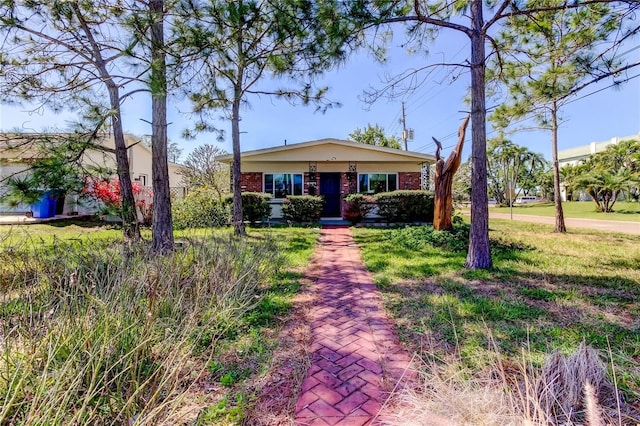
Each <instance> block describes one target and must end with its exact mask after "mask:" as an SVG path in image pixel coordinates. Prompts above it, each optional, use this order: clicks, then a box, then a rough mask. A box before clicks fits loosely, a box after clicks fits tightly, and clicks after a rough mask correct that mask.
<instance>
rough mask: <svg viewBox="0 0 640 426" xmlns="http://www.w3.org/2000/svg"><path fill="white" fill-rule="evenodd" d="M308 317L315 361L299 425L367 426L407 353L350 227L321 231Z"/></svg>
mask: <svg viewBox="0 0 640 426" xmlns="http://www.w3.org/2000/svg"><path fill="white" fill-rule="evenodd" d="M316 260H317V262H316V263H315V264H314V266H312V267H311V268H310V269H309V271H308V275H310V276H312V277H313V278H315V280H316V282H315V284H314V285H313V289H312V290H311V291H312V292H313V294H314V299H315V300H314V302H313V305H314V309H313V312H312V313H311V314H310V315H311V329H312V345H311V351H312V352H313V354H312V360H311V362H312V365H311V368H310V369H309V371H308V372H307V376H306V378H305V379H304V382H303V383H302V392H301V395H300V397H299V399H298V403H297V405H296V417H295V422H296V425H335V424H339V425H354V426H358V425H368V424H372V422H374V421H375V419H376V416H377V415H378V414H379V412H380V409H381V408H382V406H383V404H384V401H385V399H386V398H387V396H388V395H389V391H391V390H392V389H393V387H394V385H395V384H396V382H397V381H398V380H399V379H400V377H401V376H402V374H403V373H404V372H405V369H406V368H407V367H408V365H409V362H410V359H409V356H408V354H407V353H406V352H405V351H403V350H402V348H401V347H400V344H399V342H398V337H397V336H396V334H395V332H394V330H393V327H392V324H391V321H390V320H389V318H388V317H387V316H386V315H385V312H384V309H383V307H382V302H381V298H380V293H379V292H378V290H377V289H376V287H375V285H374V284H373V280H372V277H371V273H369V272H368V271H367V270H366V269H365V267H364V265H363V264H362V260H361V258H360V251H359V249H358V248H357V247H356V245H355V243H354V241H353V238H352V236H351V231H350V230H349V229H348V228H340V227H326V228H323V229H322V231H321V236H320V244H319V247H318V249H317V252H316Z"/></svg>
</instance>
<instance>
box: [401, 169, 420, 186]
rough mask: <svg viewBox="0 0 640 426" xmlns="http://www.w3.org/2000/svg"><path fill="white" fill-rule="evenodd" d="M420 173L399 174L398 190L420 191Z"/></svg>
mask: <svg viewBox="0 0 640 426" xmlns="http://www.w3.org/2000/svg"><path fill="white" fill-rule="evenodd" d="M420 183H421V178H420V172H399V173H398V189H420Z"/></svg>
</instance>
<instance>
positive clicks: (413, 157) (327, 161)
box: [216, 138, 435, 218]
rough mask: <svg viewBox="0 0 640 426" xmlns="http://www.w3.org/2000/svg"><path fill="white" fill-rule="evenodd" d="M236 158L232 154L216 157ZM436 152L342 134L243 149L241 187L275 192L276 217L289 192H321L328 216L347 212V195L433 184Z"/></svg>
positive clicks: (279, 213)
mask: <svg viewBox="0 0 640 426" xmlns="http://www.w3.org/2000/svg"><path fill="white" fill-rule="evenodd" d="M216 160H217V161H221V162H224V163H231V162H232V161H233V155H232V154H229V155H222V156H219V157H216ZM434 162H435V157H434V156H433V155H430V154H424V153H420V152H411V151H402V150H400V149H395V148H384V147H378V146H373V145H367V144H363V143H359V142H354V141H348V140H341V139H332V138H327V139H320V140H314V141H309V142H301V143H294V144H285V145H282V146H276V147H271V148H264V149H258V150H254V151H246V152H243V153H242V154H241V170H242V176H241V189H242V191H243V192H245V191H247V192H265V193H268V194H271V195H272V199H271V204H272V206H271V207H272V208H271V217H273V218H281V217H282V208H281V207H282V203H283V201H284V199H285V198H286V196H287V195H322V196H323V197H324V201H325V204H324V209H323V212H322V216H323V217H324V218H338V217H343V216H344V214H343V212H344V209H345V205H344V196H345V195H347V194H352V193H356V192H362V193H370V194H374V193H378V192H386V191H394V190H397V189H428V185H429V166H430V165H431V164H433V163H434Z"/></svg>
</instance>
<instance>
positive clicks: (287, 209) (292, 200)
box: [282, 195, 324, 222]
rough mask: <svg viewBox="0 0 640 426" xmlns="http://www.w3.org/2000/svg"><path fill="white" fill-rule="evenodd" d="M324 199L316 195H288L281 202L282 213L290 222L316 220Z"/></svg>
mask: <svg viewBox="0 0 640 426" xmlns="http://www.w3.org/2000/svg"><path fill="white" fill-rule="evenodd" d="M323 204H324V199H323V198H322V197H319V196H316V195H295V196H293V195H290V196H289V197H287V199H286V200H284V204H282V215H283V217H284V218H285V219H286V220H289V221H292V222H318V221H319V220H320V216H322V206H323Z"/></svg>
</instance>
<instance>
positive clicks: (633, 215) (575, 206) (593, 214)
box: [489, 201, 640, 222]
mask: <svg viewBox="0 0 640 426" xmlns="http://www.w3.org/2000/svg"><path fill="white" fill-rule="evenodd" d="M613 209H614V210H615V211H614V212H613V213H601V212H598V211H596V205H595V203H594V202H593V201H572V202H564V203H562V210H563V212H564V216H565V217H566V218H576V219H601V220H620V221H625V222H640V203H631V202H626V201H618V202H616V204H615V205H614V207H613ZM489 212H496V213H509V208H508V207H491V208H490V209H489ZM513 213H514V214H528V215H534V216H549V217H553V216H555V207H554V205H553V203H535V204H525V205H519V206H514V207H513Z"/></svg>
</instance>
